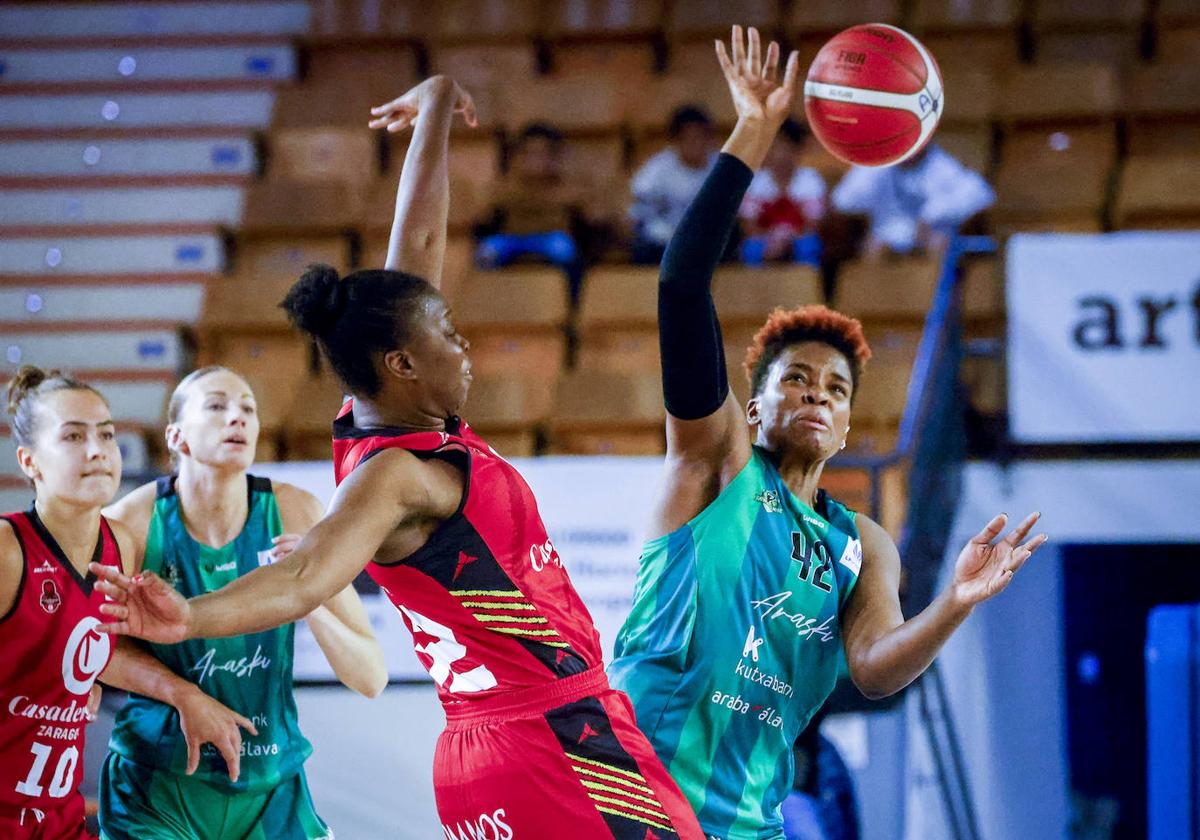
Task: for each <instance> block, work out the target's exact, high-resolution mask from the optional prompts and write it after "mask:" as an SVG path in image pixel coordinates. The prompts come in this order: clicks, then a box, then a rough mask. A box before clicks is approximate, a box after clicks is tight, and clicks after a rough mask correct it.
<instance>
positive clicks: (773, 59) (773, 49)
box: [762, 41, 779, 82]
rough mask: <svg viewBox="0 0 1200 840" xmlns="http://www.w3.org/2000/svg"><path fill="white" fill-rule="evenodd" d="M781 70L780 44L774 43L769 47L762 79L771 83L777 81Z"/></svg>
mask: <svg viewBox="0 0 1200 840" xmlns="http://www.w3.org/2000/svg"><path fill="white" fill-rule="evenodd" d="M778 70H779V44H777V43H775V42H774V41H772V42H771V43H770V44H768V45H767V59H766V61H764V62H763V69H762V77H763V78H764V79H766V80H767V81H769V82H773V81H775V76H776V73H777V72H778Z"/></svg>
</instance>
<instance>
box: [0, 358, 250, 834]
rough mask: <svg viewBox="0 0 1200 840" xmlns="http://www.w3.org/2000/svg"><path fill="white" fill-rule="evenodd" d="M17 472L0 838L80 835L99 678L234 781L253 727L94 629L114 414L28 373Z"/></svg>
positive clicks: (2, 526)
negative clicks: (24, 504)
mask: <svg viewBox="0 0 1200 840" xmlns="http://www.w3.org/2000/svg"><path fill="white" fill-rule="evenodd" d="M8 412H9V414H10V415H11V418H10V424H11V426H12V433H13V438H14V439H15V441H16V443H17V459H18V461H19V463H20V466H21V471H22V472H23V473H25V475H26V476H28V477H29V479H30V481H31V482H32V483H33V486H34V492H35V502H34V505H33V507H31V508H30V509H29V510H28V511H26V512H24V513H9V514H4V515H3V517H0V650H3V651H4V655H3V657H0V837H3V838H5V840H74V838H86V837H89V836H90V835H88V834H87V832H86V831H85V830H84V824H83V816H84V803H83V797H82V796H81V795H80V794H79V783H80V777H81V775H82V765H81V758H80V757H81V754H82V752H83V742H84V727H85V725H86V724H87V722H88V721H89V720H90V719H91V718H90V716H89V714H88V710H87V703H88V697H89V694H90V693H92V692H94V691H95V681H96V678H97V676H101V674H102V676H101V678H102V679H103V680H104V681H105V682H106V683H108V684H109V685H114V686H117V687H119V688H124V689H127V690H129V691H137V692H139V693H141V694H145V695H147V696H151V697H156V698H158V699H159V700H160V701H161V702H163V703H170V704H172V705H174V706H175V708H176V713H177V715H178V719H179V721H180V722H181V723H182V726H183V728H184V731H186V732H187V733H188V737H187V742H188V743H187V751H188V752H189V753H191V754H192V755H199V752H200V746H201V744H202V743H204V742H211V743H213V744H214V745H215V746H216V747H217V749H219V750H220V751H221V752H222V754H224V755H225V756H226V758H227V759H228V760H229V762H230V766H231V767H232V768H233V771H232V772H234V773H235V774H236V772H237V765H238V754H239V752H240V749H241V740H240V736H239V731H238V726H239V725H241V726H244V727H246V728H247V729H249V730H251V731H253V729H254V726H253V724H252V723H251V722H250V721H249V720H247V719H245V718H243V717H242V716H240V715H237V714H235V713H234V712H231V711H230V710H229V709H227V708H225V707H224V706H222V705H221V704H220V703H218V702H216V701H215V700H212V699H211V698H209V697H207V696H206V695H205V694H203V692H201V691H200V690H198V689H197V688H196V686H194V685H192V684H191V683H188V682H185V681H184V680H181V679H179V678H178V677H176V676H174V675H173V674H171V673H170V672H169V671H168V670H167V669H166V668H164V667H163V666H162V665H161V664H159V663H158V662H156V661H155V660H154V659H153V658H151V657H150V656H149V655H148V654H146V653H144V652H142V651H141V650H139V649H137V648H136V647H134V646H133V645H130V644H128V643H127V642H125V641H122V642H121V643H120V644H119V645H118V646H117V649H116V651H115V652H114V650H113V647H112V645H111V642H110V639H109V637H108V636H106V635H104V634H102V633H100V632H98V631H97V627H98V625H99V624H100V620H99V619H100V610H99V607H100V604H101V603H102V602H103V601H104V596H103V594H102V593H101V592H99V591H97V590H96V589H95V587H94V583H95V574H94V573H91V572H88V570H87V566H88V561H89V560H90V561H92V562H93V564H98V565H99V566H100V567H103V568H111V569H118V568H120V564H121V561H122V557H126V558H127V557H130V556H131V555H132V553H133V551H132V539H131V537H130V535H129V533H128V532H127V531H126V530H125V529H124V528H122V527H121V526H120V524H119V523H115V522H109V521H108V520H106V519H105V518H104V517H103V516H101V513H100V508H101V505H103V504H104V503H106V502H107V501H108V500H109V499H111V498H112V496H113V493H115V492H116V490H117V485H118V484H119V483H120V480H121V452H120V450H119V449H118V448H117V442H116V435H115V432H114V428H113V421H112V415H111V414H110V412H109V410H108V405H107V403H105V401H104V398H103V397H101V396H100V394H99V393H97V392H96V391H95V390H93V389H92V388H91V387H90V386H88V385H85V384H83V383H82V382H78V381H76V380H73V379H69V378H67V377H64V376H61V375H59V373H58V372H57V371H51V372H50V373H46V372H44V371H42V370H40V369H39V368H36V367H33V366H28V365H27V366H25V367H22V368H21V369H20V370H19V371H18V372H17V374H16V376H15V377H14V378H13V380H12V381H11V382H10V383H9V386H8Z"/></svg>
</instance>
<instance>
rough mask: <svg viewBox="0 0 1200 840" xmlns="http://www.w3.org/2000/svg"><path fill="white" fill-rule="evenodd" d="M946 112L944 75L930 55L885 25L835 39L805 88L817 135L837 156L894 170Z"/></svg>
mask: <svg viewBox="0 0 1200 840" xmlns="http://www.w3.org/2000/svg"><path fill="white" fill-rule="evenodd" d="M944 107H945V99H944V97H943V94H942V76H941V73H940V72H939V71H938V66H937V62H935V61H934V60H933V56H932V55H930V53H929V50H927V49H925V47H924V45H922V44H921V42H920V41H918V40H917V39H916V38H914V37H913V36H911V35H909V34H908V33H907V32H905V31H904V30H903V29H897V28H896V27H894V26H888V25H887V24H883V23H867V24H863V25H861V26H853V27H851V28H850V29H847V30H845V31H843V32H840V33H838V34H837V35H835V36H833V38H831V39H829V41H828V42H827V43H826V44H825V46H823V47H822V48H821V51H820V52H818V53H817V57H816V58H815V59H814V60H813V63H812V67H810V68H809V71H808V79H807V80H806V81H805V83H804V110H805V112H806V113H807V114H808V122H809V125H810V126H811V127H812V132H813V134H814V135H816V137H817V139H818V140H820V141H821V144H822V145H823V146H824V147H825V148H826V149H828V150H829V152H830V153H831V154H833V155H834V157H837V158H838V159H839V160H844V161H846V162H847V163H855V164H858V165H860V166H889V165H891V164H895V163H900V162H901V161H904V160H907V159H908V158H910V157H912V156H913V155H915V154H917V153H918V152H919V151H921V149H922V148H924V146H925V144H926V143H928V142H929V138H930V137H932V136H933V131H934V129H935V128H937V124H938V120H940V119H941V116H942V110H943V108H944Z"/></svg>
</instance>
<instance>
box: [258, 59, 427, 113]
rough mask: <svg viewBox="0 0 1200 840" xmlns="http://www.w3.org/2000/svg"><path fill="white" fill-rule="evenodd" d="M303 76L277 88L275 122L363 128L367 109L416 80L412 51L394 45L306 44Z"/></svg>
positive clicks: (395, 94)
mask: <svg viewBox="0 0 1200 840" xmlns="http://www.w3.org/2000/svg"><path fill="white" fill-rule="evenodd" d="M305 67H306V70H305V75H304V81H303V83H302V84H299V85H289V86H285V87H282V88H280V89H279V91H278V101H277V104H276V108H275V119H274V124H275V125H276V126H277V127H280V126H336V127H338V128H340V129H351V128H353V129H357V130H359V131H363V132H365V131H366V124H367V121H368V119H369V118H370V109H371V108H372V107H373V106H375V105H381V104H383V103H384V102H388V101H390V100H392V99H395V98H396V97H397V96H400V95H401V94H402V93H404V92H405V91H407V90H408V89H409V88H410V87H412V86H413V85H414V84H416V83H417V82H418V81H420V80H419V79H418V78H417V64H416V52H415V51H414V50H413V49H411V48H406V47H403V46H398V45H394V44H393V45H387V46H371V45H354V46H347V45H346V44H333V45H328V46H318V45H310V47H309V48H308V50H307V52H306V61H305Z"/></svg>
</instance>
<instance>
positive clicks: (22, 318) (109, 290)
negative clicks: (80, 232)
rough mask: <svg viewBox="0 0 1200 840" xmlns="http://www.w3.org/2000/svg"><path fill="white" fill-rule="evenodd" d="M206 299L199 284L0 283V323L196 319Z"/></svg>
mask: <svg viewBox="0 0 1200 840" xmlns="http://www.w3.org/2000/svg"><path fill="white" fill-rule="evenodd" d="M203 302H204V285H203V283H195V282H182V283H162V282H151V283H123V284H120V285H113V284H104V285H91V286H88V285H71V286H68V285H62V284H58V283H40V284H39V283H33V282H31V283H23V284H21V285H15V286H0V326H3V328H4V331H5V332H6V333H7V332H8V330H9V329H11V328H14V327H16V326H17V325H18V324H27V325H29V326H30V327H32V326H34V325H37V324H43V323H47V322H50V323H53V322H64V321H123V322H128V321H133V320H136V321H174V322H177V323H180V324H188V323H196V322H197V321H198V320H199V319H200V310H201V307H202V305H203Z"/></svg>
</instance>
